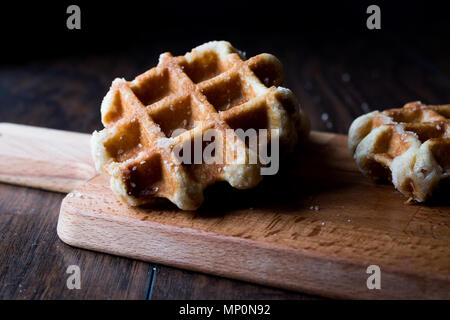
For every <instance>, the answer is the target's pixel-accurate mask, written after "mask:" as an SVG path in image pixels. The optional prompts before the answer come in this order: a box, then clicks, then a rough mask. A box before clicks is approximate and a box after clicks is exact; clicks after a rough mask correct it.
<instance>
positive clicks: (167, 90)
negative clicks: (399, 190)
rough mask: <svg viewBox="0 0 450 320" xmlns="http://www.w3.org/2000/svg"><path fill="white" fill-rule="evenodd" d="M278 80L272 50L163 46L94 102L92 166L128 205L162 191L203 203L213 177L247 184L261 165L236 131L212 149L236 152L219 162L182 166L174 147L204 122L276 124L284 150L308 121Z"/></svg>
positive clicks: (183, 203) (193, 204)
mask: <svg viewBox="0 0 450 320" xmlns="http://www.w3.org/2000/svg"><path fill="white" fill-rule="evenodd" d="M282 81H283V76H282V66H281V64H280V62H279V61H278V60H277V59H276V58H275V57H274V56H272V55H269V54H261V55H258V56H255V57H253V58H251V59H249V60H246V61H245V60H243V55H242V54H241V53H240V52H239V51H238V50H236V49H234V48H233V47H232V46H231V45H230V44H229V43H228V42H224V41H221V42H209V43H206V44H204V45H202V46H199V47H197V48H195V49H194V50H192V52H189V53H187V54H186V55H185V56H179V57H173V56H172V55H171V54H170V53H164V54H162V55H161V56H160V60H159V64H158V66H157V67H155V68H153V69H150V70H148V71H147V72H145V73H143V74H141V75H139V76H138V77H136V79H135V80H133V81H131V82H127V81H125V80H123V79H116V80H114V81H113V84H112V85H111V88H110V90H109V92H108V93H107V95H106V96H105V98H104V100H103V102H102V106H101V113H102V122H103V124H104V126H105V129H104V130H102V131H100V132H94V133H93V137H92V144H91V145H92V153H93V158H94V162H95V165H96V168H97V170H98V171H100V172H106V173H108V174H109V175H110V176H111V188H112V190H113V191H114V192H115V194H116V195H117V196H119V198H121V199H122V200H123V201H124V202H127V203H128V204H130V205H141V204H145V203H151V202H154V201H155V200H156V199H158V198H167V199H169V200H170V201H172V202H173V203H175V204H176V205H177V206H178V207H179V208H181V209H184V210H194V209H196V208H198V207H199V206H200V204H201V203H202V202H203V190H204V189H205V188H206V187H207V186H208V185H210V184H212V183H214V182H216V181H219V180H224V181H228V182H229V183H230V184H231V185H232V186H233V187H236V188H242V189H245V188H251V187H253V186H255V185H256V184H257V183H258V182H259V181H260V180H261V175H260V164H248V158H249V157H250V153H251V152H254V151H253V150H250V149H249V148H248V147H247V146H246V144H245V142H244V141H242V140H240V139H239V137H237V136H236V135H235V136H234V137H232V139H233V142H234V143H232V144H229V143H227V144H226V147H225V148H224V149H223V150H219V152H224V153H227V154H233V155H236V156H235V157H234V158H233V160H232V161H231V162H228V161H227V162H225V163H224V164H215V163H214V164H192V165H185V164H182V163H180V161H179V159H178V158H177V157H176V156H175V155H174V152H173V150H174V148H176V147H177V146H182V145H185V144H188V143H192V141H193V139H194V138H195V137H198V136H201V135H203V134H204V132H205V131H206V130H208V129H213V130H217V131H219V132H221V133H222V134H224V135H225V131H226V129H238V128H242V129H244V130H245V129H248V128H254V129H277V130H278V135H279V137H278V138H279V141H280V144H281V146H283V148H285V149H286V150H291V149H292V148H293V147H294V146H295V144H296V143H297V140H298V138H299V136H305V135H307V133H308V131H309V124H308V120H307V118H306V117H305V115H304V114H303V113H302V111H301V110H300V108H299V107H298V103H297V101H296V99H295V97H294V95H293V94H292V92H291V91H290V90H289V89H285V88H282V87H277V86H279V85H280V84H281V83H282ZM179 129H183V131H182V133H181V134H178V135H177V133H179V132H180V130H179ZM239 150H245V152H243V153H242V152H239ZM239 155H241V156H244V157H245V159H242V158H241V159H239ZM228 159H229V158H227V160H228ZM243 163H244V164H243Z"/></svg>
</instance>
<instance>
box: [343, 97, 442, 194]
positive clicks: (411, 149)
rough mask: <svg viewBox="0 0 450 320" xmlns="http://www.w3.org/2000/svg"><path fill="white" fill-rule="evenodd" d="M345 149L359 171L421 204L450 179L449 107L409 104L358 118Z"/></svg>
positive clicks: (418, 103) (350, 131) (351, 128)
mask: <svg viewBox="0 0 450 320" xmlns="http://www.w3.org/2000/svg"><path fill="white" fill-rule="evenodd" d="M349 149H350V151H351V152H352V154H353V155H354V158H355V160H356V163H357V164H358V167H359V168H360V170H361V171H362V172H363V173H364V174H365V175H367V176H370V177H372V178H375V179H376V180H383V179H386V178H387V179H391V180H392V183H393V184H394V186H395V187H396V188H397V189H398V190H399V191H400V192H401V193H403V194H404V195H405V196H407V197H408V198H409V199H408V200H409V201H411V200H415V201H417V202H423V201H425V200H426V199H427V198H429V197H430V196H431V194H432V192H433V190H435V189H436V188H437V187H438V186H439V185H440V183H443V181H444V180H445V181H448V179H449V177H450V105H439V106H428V105H424V104H422V103H420V102H411V103H408V104H406V105H405V106H404V107H403V108H400V109H390V110H386V111H383V112H378V111H374V112H371V113H368V114H366V115H363V116H361V117H359V118H357V119H356V120H355V121H354V122H353V123H352V125H351V127H350V130H349Z"/></svg>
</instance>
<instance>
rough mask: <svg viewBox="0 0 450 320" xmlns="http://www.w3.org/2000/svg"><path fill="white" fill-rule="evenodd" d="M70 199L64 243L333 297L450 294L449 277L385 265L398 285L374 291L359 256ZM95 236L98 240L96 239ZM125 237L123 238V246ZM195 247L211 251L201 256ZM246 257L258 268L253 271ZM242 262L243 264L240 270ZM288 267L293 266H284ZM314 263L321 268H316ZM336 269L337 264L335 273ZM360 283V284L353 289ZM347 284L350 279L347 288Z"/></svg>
mask: <svg viewBox="0 0 450 320" xmlns="http://www.w3.org/2000/svg"><path fill="white" fill-rule="evenodd" d="M64 200H65V199H64ZM64 200H63V202H62V205H61V210H60V215H59V219H58V226H57V233H58V236H59V238H60V239H61V240H62V241H63V242H64V243H66V244H68V245H71V246H74V247H80V248H84V249H88V250H94V251H101V252H104V253H108V254H113V255H119V256H125V257H128V258H132V259H138V260H142V261H147V262H153V263H158V264H164V265H168V266H172V267H176V268H182V269H188V270H192V271H197V272H203V273H207V274H213V275H217V276H223V277H228V278H233V279H237V280H242V281H248V282H252V283H257V284H261V285H267V286H272V287H277V288H281V289H287V290H292V291H300V292H304V293H308V294H313V295H320V296H326V297H330V298H343V299H348V298H351V299H405V298H407V299H450V281H442V279H430V278H429V279H426V280H425V281H426V283H424V279H423V278H421V277H420V276H419V275H411V274H404V273H400V270H395V269H394V270H392V268H384V267H383V279H389V280H388V281H385V282H388V283H395V284H397V285H396V286H395V287H392V288H391V289H386V288H384V290H369V289H367V287H366V279H367V277H368V276H369V275H368V274H366V272H365V271H366V268H367V266H368V263H367V264H365V263H363V262H361V261H359V260H352V259H348V258H343V257H334V256H329V255H324V254H321V253H317V252H310V251H307V250H302V249H295V248H289V247H283V246H281V245H276V244H269V243H261V242H257V241H254V240H249V239H243V238H238V237H233V236H226V235H219V234H214V233H210V232H206V231H200V230H195V229H190V228H180V227H175V226H168V225H164V224H160V223H155V222H151V221H141V220H136V219H132V218H127V217H119V216H114V215H108V214H102V213H91V212H83V211H81V210H79V209H77V208H74V207H72V206H70V205H67V204H66V201H64ZM130 221H132V223H129V222H130ZM130 225H133V227H132V228H131V229H130V230H129V232H126V233H124V232H123V231H124V229H125V228H124V226H130ZM118 230H120V232H121V233H120V234H118V233H117V231H118ZM92 235H96V236H97V238H96V239H95V238H92ZM149 236H150V238H148V237H149ZM86 239H87V240H86ZM155 239H156V241H155ZM146 240H147V241H146ZM119 242H123V243H122V244H120V245H118V243H119ZM133 244H134V245H133ZM142 246H144V247H145V248H142ZM192 248H194V249H193V250H192ZM197 248H202V249H203V250H204V251H205V252H208V253H209V254H207V255H205V254H202V253H199V252H198V250H197ZM189 249H191V251H190V252H189ZM161 250H162V252H161ZM164 250H165V251H167V252H164ZM217 250H219V253H217ZM237 250H239V251H237ZM149 252H156V253H149ZM186 252H188V253H186ZM220 252H225V253H226V254H220ZM235 252H240V253H246V254H247V255H249V254H250V256H249V257H247V256H245V257H244V256H238V257H236V256H235V257H234V258H233V259H232V260H233V261H234V263H231V264H230V262H229V260H230V257H232V256H233V253H235ZM173 253H176V257H174V255H173ZM211 253H213V254H211ZM171 254H172V255H171ZM169 256H170V258H169ZM224 258H226V259H225V261H224ZM221 259H222V260H221ZM199 261H200V262H199ZM280 261H283V262H284V264H282V265H283V267H281V268H276V267H275V266H276V265H278V264H280ZM299 261H300V263H299ZM248 262H250V264H251V265H253V269H252V268H249V266H248ZM236 265H239V266H240V267H239V268H234V267H233V266H236ZM286 265H289V266H290V267H289V268H290V269H286ZM244 266H247V267H244ZM255 266H256V269H255ZM311 266H315V267H313V268H312V269H311ZM295 267H298V269H296V268H295ZM332 267H333V268H334V269H333V270H330V268H332ZM336 268H337V269H338V272H336ZM298 270H300V272H298ZM328 271H329V272H328ZM268 274H270V278H269V277H268ZM358 280H359V282H360V283H361V285H360V286H359V287H357V288H355V287H354V284H355V282H357V281H358ZM342 281H345V282H348V283H347V284H346V285H344V284H343V283H342ZM416 287H421V288H424V287H425V288H426V292H420V290H411V288H416ZM348 288H353V289H352V290H348ZM345 290H347V292H346V291H345ZM422 291H423V290H422Z"/></svg>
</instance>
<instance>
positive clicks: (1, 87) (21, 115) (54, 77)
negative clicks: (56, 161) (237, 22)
mask: <svg viewBox="0 0 450 320" xmlns="http://www.w3.org/2000/svg"><path fill="white" fill-rule="evenodd" d="M216 37H217V38H221V37H222V34H218V35H212V36H211V37H210V38H199V39H193V40H180V41H177V42H176V43H175V42H171V41H169V40H165V41H163V40H160V41H159V42H155V43H153V45H152V46H151V47H150V46H133V47H131V48H128V49H123V48H122V49H120V50H117V51H114V52H110V53H106V52H103V53H95V54H75V55H73V56H69V57H68V56H64V57H53V58H49V59H46V58H40V59H38V60H31V61H29V62H27V63H17V64H9V65H1V66H0V99H1V100H0V101H1V102H0V121H2V122H14V123H22V124H29V125H35V126H44V127H51V128H57V129H64V130H71V131H80V132H92V131H93V130H94V129H99V128H101V123H100V110H99V106H100V102H101V99H102V97H103V96H104V94H105V93H106V91H107V90H108V87H109V85H110V83H111V81H112V79H114V78H115V77H125V78H126V79H133V78H134V77H135V76H136V75H137V74H139V73H141V72H143V71H145V70H147V69H148V68H150V67H151V66H153V65H155V64H156V63H157V58H158V54H159V53H160V52H163V51H171V52H173V53H174V54H177V55H178V54H183V53H184V52H185V51H187V50H188V49H190V48H192V47H193V46H195V45H198V44H200V43H202V42H204V41H205V40H209V39H211V38H216ZM441 39H442V38H440V35H436V37H434V38H433V37H425V36H422V37H420V38H415V37H414V36H410V37H408V36H398V35H395V34H392V35H389V36H386V37H383V38H382V39H381V38H378V37H376V39H375V40H374V39H373V38H370V36H367V35H366V36H364V37H356V38H352V39H348V40H346V39H345V37H341V38H338V39H335V41H333V39H327V42H326V43H327V44H326V45H325V44H324V43H322V41H321V39H314V38H305V39H303V38H292V39H287V38H286V37H278V36H277V35H276V34H275V35H270V37H267V36H263V35H261V36H259V37H252V38H251V39H245V40H244V39H243V38H241V37H238V36H235V37H230V38H228V40H229V41H231V42H232V43H233V44H234V45H235V46H236V47H238V48H241V49H243V50H246V51H247V55H248V56H252V55H255V54H257V53H260V52H270V53H274V54H276V55H277V56H278V57H279V58H280V60H281V61H282V62H283V64H284V68H285V73H286V85H287V86H288V87H290V88H291V89H292V90H293V91H294V93H295V94H296V95H297V97H298V99H299V101H300V103H301V105H302V107H303V108H304V109H305V110H306V112H307V113H308V114H309V116H310V118H311V121H312V128H313V129H314V130H321V131H330V132H339V133H346V132H347V130H348V127H349V125H350V123H351V121H352V120H353V119H354V118H355V117H356V116H358V115H360V114H362V113H365V112H368V111H370V110H375V109H385V108H388V107H400V106H402V105H403V104H404V103H406V102H409V101H414V100H421V101H423V102H425V103H429V104H439V103H450V90H449V89H450V60H449V59H448V52H449V50H448V49H449V48H448V47H449V44H448V41H447V40H448V39H447V40H446V41H447V44H445V43H444V42H443V40H441ZM374 41H375V42H374ZM445 46H446V47H445ZM63 197H64V195H63V194H58V193H52V192H46V191H41V190H35V189H30V188H23V187H17V186H12V185H6V184H0V299H72V298H78V299H316V298H320V297H312V296H309V295H305V294H301V293H295V292H288V291H284V290H278V289H273V288H267V287H263V286H259V285H253V284H249V283H244V282H240V281H234V280H229V279H224V278H220V277H215V276H209V275H204V274H200V273H195V272H190V271H184V270H179V269H175V268H171V267H167V266H163V265H155V264H152V263H146V262H140V261H134V260H130V259H126V258H121V257H115V256H111V255H107V254H102V253H96V252H91V251H87V250H81V249H76V248H72V247H69V246H68V245H65V244H64V243H62V242H61V241H60V240H59V239H58V237H57V235H56V223H57V218H58V212H59V207H60V203H61V200H62V199H63ZM69 265H78V266H80V269H81V277H82V278H81V286H82V287H81V289H80V290H68V289H67V287H66V280H67V277H68V276H69V275H68V274H66V269H67V267H68V266H69Z"/></svg>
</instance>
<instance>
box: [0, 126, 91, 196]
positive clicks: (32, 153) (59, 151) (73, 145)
mask: <svg viewBox="0 0 450 320" xmlns="http://www.w3.org/2000/svg"><path fill="white" fill-rule="evenodd" d="M89 141H90V135H88V134H84V133H76V132H68V131H61V130H53V129H47V128H38V127H31V126H24V125H17V124H11V123H0V158H1V161H0V181H1V182H7V183H12V184H17V185H22V186H28V187H34V188H39V189H44V190H51V191H58V192H66V193H67V192H70V191H71V190H73V189H74V188H76V187H77V186H79V185H80V184H81V183H83V182H85V181H86V180H89V179H90V178H92V177H93V176H95V175H96V172H95V168H94V165H93V162H92V158H91V156H90V153H89V150H90V147H89Z"/></svg>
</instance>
